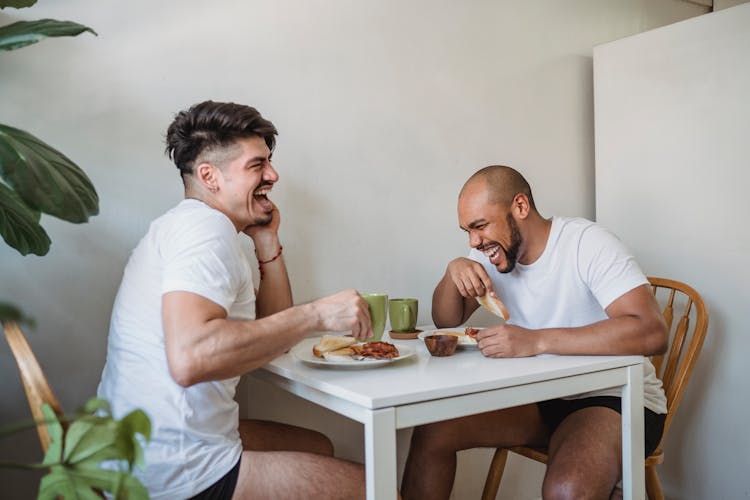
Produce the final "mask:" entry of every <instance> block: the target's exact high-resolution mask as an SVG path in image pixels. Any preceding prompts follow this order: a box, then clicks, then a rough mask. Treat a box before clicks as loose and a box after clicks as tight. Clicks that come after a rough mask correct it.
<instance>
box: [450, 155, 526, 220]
mask: <svg viewBox="0 0 750 500" xmlns="http://www.w3.org/2000/svg"><path fill="white" fill-rule="evenodd" d="M480 180H482V181H484V182H486V183H487V189H488V191H489V195H490V201H491V202H492V203H497V204H501V205H510V204H511V203H512V202H513V199H514V198H515V197H516V195H517V194H523V195H526V197H527V198H528V199H529V205H531V208H532V209H534V210H535V211H536V205H535V204H534V196H533V195H532V194H531V186H529V183H528V182H527V181H526V179H524V177H523V175H521V173H520V172H519V171H518V170H516V169H514V168H512V167H507V166H505V165H490V166H488V167H484V168H482V169H480V170H478V171H477V172H475V173H474V175H472V176H471V177H469V180H468V181H466V184H464V188H463V189H461V193H462V194H463V191H464V189H466V186H468V185H469V184H470V183H472V182H475V181H480Z"/></svg>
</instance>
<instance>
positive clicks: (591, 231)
mask: <svg viewBox="0 0 750 500" xmlns="http://www.w3.org/2000/svg"><path fill="white" fill-rule="evenodd" d="M555 224H556V225H557V226H558V227H559V229H558V234H560V236H561V237H562V238H565V239H569V240H570V239H573V240H576V241H581V240H583V239H585V240H600V239H602V238H604V239H609V238H615V239H617V236H616V235H615V234H614V233H613V232H612V231H610V230H609V229H607V228H606V227H605V226H603V225H602V224H599V223H598V222H594V221H591V220H589V219H585V218H583V217H557V216H555V217H553V227H554V225H555Z"/></svg>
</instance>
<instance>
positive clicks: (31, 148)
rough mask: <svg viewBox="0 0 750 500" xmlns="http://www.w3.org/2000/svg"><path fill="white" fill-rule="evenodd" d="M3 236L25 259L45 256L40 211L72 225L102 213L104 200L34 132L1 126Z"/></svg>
mask: <svg viewBox="0 0 750 500" xmlns="http://www.w3.org/2000/svg"><path fill="white" fill-rule="evenodd" d="M0 177H2V179H3V180H4V181H5V182H6V183H7V186H6V185H3V184H2V183H0V235H2V237H3V239H5V242H6V243H8V245H10V246H11V247H13V248H15V249H16V250H18V251H19V252H20V253H21V254H22V255H26V254H28V253H33V254H35V255H45V254H46V253H47V252H48V251H49V245H50V240H49V237H48V236H47V233H46V232H45V231H44V229H42V227H41V226H40V225H39V212H44V213H46V214H50V215H54V216H55V217H58V218H60V219H63V220H66V221H68V222H74V223H81V222H86V221H87V220H88V218H89V217H90V216H92V215H96V214H97V213H99V196H98V195H97V194H96V189H95V188H94V185H93V184H92V183H91V181H90V180H89V178H88V177H87V176H86V174H85V173H84V172H83V170H81V168H80V167H78V165H76V164H75V163H73V162H72V161H71V160H70V159H69V158H68V157H67V156H65V155H64V154H62V153H61V152H59V151H58V150H56V149H55V148H53V147H52V146H49V145H48V144H46V143H44V142H43V141H41V140H39V139H37V138H36V137H34V136H33V135H31V134H29V133H28V132H24V131H23V130H19V129H17V128H14V127H9V126H7V125H2V124H0Z"/></svg>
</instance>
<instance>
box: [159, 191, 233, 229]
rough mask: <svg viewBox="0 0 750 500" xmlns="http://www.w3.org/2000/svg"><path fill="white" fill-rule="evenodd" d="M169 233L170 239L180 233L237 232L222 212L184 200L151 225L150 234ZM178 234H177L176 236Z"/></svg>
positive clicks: (192, 200)
mask: <svg viewBox="0 0 750 500" xmlns="http://www.w3.org/2000/svg"><path fill="white" fill-rule="evenodd" d="M155 231H158V232H163V233H167V234H168V235H171V236H168V237H174V236H177V235H178V234H180V233H185V232H189V233H206V232H208V233H211V234H214V235H216V233H226V234H228V235H235V234H236V232H237V231H236V230H235V229H234V225H233V224H232V222H231V221H230V220H229V219H228V218H227V216H226V215H224V214H223V213H222V212H220V211H218V210H216V209H214V208H211V207H210V206H208V205H206V204H205V203H203V202H201V201H198V200H194V199H190V198H188V199H184V200H182V201H181V202H180V203H178V204H177V205H176V206H174V207H172V208H171V209H169V210H168V211H167V212H165V213H164V214H162V215H161V216H160V217H158V218H157V219H155V220H154V221H153V222H152V223H151V227H150V228H149V232H155ZM176 233H177V234H176Z"/></svg>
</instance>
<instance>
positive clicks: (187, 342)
mask: <svg viewBox="0 0 750 500" xmlns="http://www.w3.org/2000/svg"><path fill="white" fill-rule="evenodd" d="M188 314H189V313H188ZM318 323H319V318H318V315H317V314H316V312H315V310H314V306H313V305H312V304H304V305H301V306H297V307H291V308H288V309H285V310H283V311H281V312H279V313H277V314H272V315H270V316H268V317H266V318H263V319H258V320H251V321H240V320H230V319H226V318H223V317H221V318H215V319H211V320H208V321H205V322H203V323H201V324H200V326H199V327H197V328H196V327H193V330H192V331H191V333H190V335H180V336H176V337H172V338H170V339H169V340H170V341H168V343H167V349H168V359H169V361H170V372H171V373H172V376H173V378H174V379H175V381H176V382H177V383H178V384H180V385H183V386H186V387H187V386H190V385H193V384H196V383H199V382H205V381H209V380H221V379H227V378H231V377H236V376H239V375H242V374H244V373H247V372H249V371H252V370H254V369H256V368H259V367H261V366H263V365H265V364H266V363H268V362H269V361H271V360H273V359H274V358H276V357H278V356H280V355H282V354H283V353H284V352H286V351H288V350H289V349H290V348H291V347H293V346H294V345H295V344H296V343H297V342H299V340H300V339H301V338H303V337H304V335H305V333H307V332H310V331H314V330H315V329H316V328H317V327H318ZM189 324H195V323H191V322H190V321H189V320H188V321H185V319H183V318H174V324H173V325H166V324H165V328H170V329H171V330H172V331H180V329H182V331H183V332H184V328H186V327H187V325H189ZM170 351H171V352H170Z"/></svg>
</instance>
